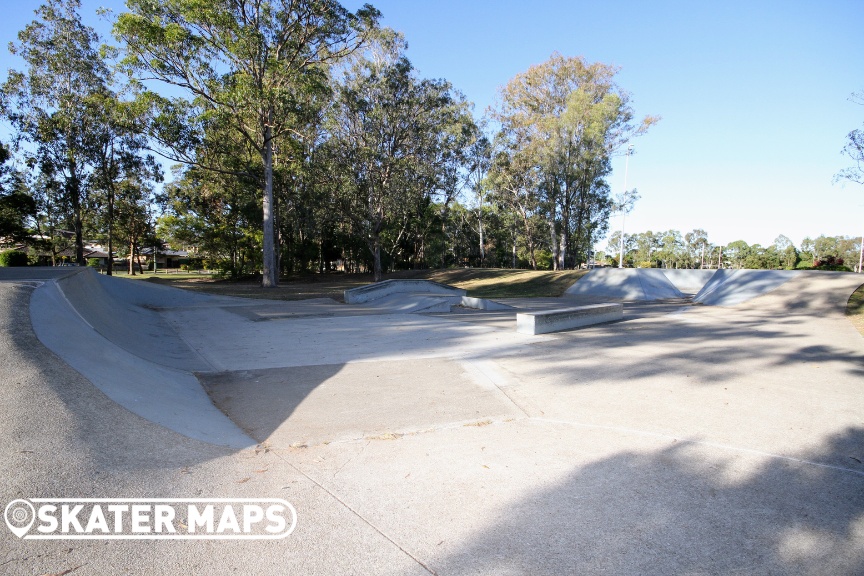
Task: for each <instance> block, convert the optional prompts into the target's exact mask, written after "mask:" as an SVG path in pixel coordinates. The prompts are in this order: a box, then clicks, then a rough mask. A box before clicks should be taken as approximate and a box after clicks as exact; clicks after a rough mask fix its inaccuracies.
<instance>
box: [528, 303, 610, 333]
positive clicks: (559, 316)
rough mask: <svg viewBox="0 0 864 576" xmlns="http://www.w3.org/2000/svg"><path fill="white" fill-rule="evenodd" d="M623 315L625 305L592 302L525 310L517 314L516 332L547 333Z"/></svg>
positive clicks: (597, 322) (606, 320) (598, 322)
mask: <svg viewBox="0 0 864 576" xmlns="http://www.w3.org/2000/svg"><path fill="white" fill-rule="evenodd" d="M623 317H624V306H623V305H621V304H591V305H588V306H577V307H575V308H560V309H558V310H544V311H541V312H524V313H518V314H516V332H519V333H520V334H546V333H547V332H559V331H561V330H569V329H570V328H579V327H580V326H590V325H591V324H601V323H603V322H613V321H615V320H621V319H622V318H623Z"/></svg>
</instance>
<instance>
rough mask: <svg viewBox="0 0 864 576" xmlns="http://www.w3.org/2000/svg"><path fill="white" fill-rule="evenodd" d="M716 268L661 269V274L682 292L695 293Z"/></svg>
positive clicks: (706, 281)
mask: <svg viewBox="0 0 864 576" xmlns="http://www.w3.org/2000/svg"><path fill="white" fill-rule="evenodd" d="M714 272H716V270H694V269H691V270H688V269H674V270H668V269H667V270H663V274H665V275H666V277H667V278H668V279H669V281H670V282H672V284H674V285H675V287H676V288H677V289H678V290H680V291H681V292H682V293H684V294H688V295H693V294H697V293H698V292H699V291H700V290H701V289H702V287H703V286H705V284H707V283H708V281H709V280H711V276H713V275H714Z"/></svg>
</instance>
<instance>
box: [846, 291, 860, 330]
mask: <svg viewBox="0 0 864 576" xmlns="http://www.w3.org/2000/svg"><path fill="white" fill-rule="evenodd" d="M846 315H847V316H848V317H849V320H850V321H851V322H852V324H853V325H854V326H855V328H857V329H858V332H860V333H861V335H862V336H864V286H861V287H860V288H858V290H856V291H855V292H853V293H852V296H850V297H849V302H847V303H846Z"/></svg>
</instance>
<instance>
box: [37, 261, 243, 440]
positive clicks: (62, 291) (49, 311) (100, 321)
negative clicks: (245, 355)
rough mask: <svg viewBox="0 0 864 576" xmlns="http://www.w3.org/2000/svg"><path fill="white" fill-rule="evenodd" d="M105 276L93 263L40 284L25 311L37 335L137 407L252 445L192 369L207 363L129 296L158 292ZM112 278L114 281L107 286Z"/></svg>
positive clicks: (180, 425) (171, 423)
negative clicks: (70, 273) (27, 312)
mask: <svg viewBox="0 0 864 576" xmlns="http://www.w3.org/2000/svg"><path fill="white" fill-rule="evenodd" d="M108 281H109V282H108V284H105V283H104V282H103V281H101V280H100V279H99V277H98V275H97V274H96V273H95V272H93V270H91V269H84V270H81V271H80V272H78V273H77V274H73V275H71V276H67V277H65V278H62V279H60V280H57V281H51V282H45V283H44V284H43V285H42V286H40V287H39V288H37V289H36V290H35V291H34V292H33V296H32V297H31V300H30V318H31V322H32V324H33V330H34V332H35V333H36V336H37V337H38V338H39V340H40V341H41V342H42V343H43V344H44V345H45V346H46V347H47V348H48V349H50V350H51V351H52V352H54V353H55V354H57V355H58V356H59V357H60V358H62V359H63V360H64V361H65V362H66V363H67V364H69V365H70V366H71V367H72V368H74V369H75V370H77V371H78V372H80V373H81V374H82V375H83V376H84V377H85V378H87V379H88V380H90V382H92V383H93V384H94V385H95V386H96V387H97V388H99V389H100V390H101V391H102V392H103V393H104V394H105V395H106V396H108V397H109V398H111V399H112V400H114V401H115V402H117V403H118V404H120V405H121V406H123V407H124V408H126V409H127V410H129V411H130V412H133V413H134V414H137V415H139V416H141V417H143V418H145V419H147V420H150V421H151V422H155V423H157V424H160V425H162V426H165V427H166V428H169V429H171V430H174V431H175V432H178V433H180V434H183V435H185V436H188V437H190V438H195V439H198V440H203V441H205V442H210V443H212V444H218V445H223V446H230V447H232V448H245V447H249V446H254V445H255V441H254V440H252V439H251V438H249V436H247V435H246V434H245V433H244V432H243V431H242V430H240V428H238V427H237V425H236V424H234V423H233V422H231V420H229V419H228V417H227V416H225V415H224V414H223V413H222V412H220V411H219V410H218V409H217V408H216V407H215V406H213V403H212V402H211V401H210V398H209V397H208V396H207V393H206V392H205V391H204V389H203V388H202V387H201V385H200V383H199V382H198V379H197V378H196V377H195V376H194V374H193V373H192V372H193V371H195V370H199V369H201V370H211V369H212V368H211V367H210V365H209V363H207V362H206V361H205V360H204V359H203V358H201V357H200V356H199V355H198V354H197V353H196V352H195V351H193V350H192V349H191V348H190V347H189V346H187V345H186V343H185V342H184V341H183V340H182V339H181V338H180V337H179V336H178V335H177V334H176V333H175V332H174V330H173V329H172V328H171V327H170V326H169V325H168V324H167V323H166V322H165V321H164V320H163V319H162V318H160V317H159V314H158V313H157V312H155V311H153V310H148V309H145V308H142V307H139V306H136V305H134V304H131V303H130V300H135V299H141V298H143V299H145V300H148V301H149V302H151V303H155V302H157V301H159V299H158V298H156V297H155V296H153V295H151V296H149V297H146V298H145V297H144V295H145V294H146V292H147V289H146V288H147V287H144V286H138V285H137V284H138V282H137V281H131V280H120V279H114V278H108ZM112 283H117V284H116V285H114V286H110V288H109V289H107V290H106V289H105V286H106V285H110V284H112ZM126 287H128V288H129V289H130V293H131V295H130V296H129V298H128V299H126V298H125V297H124V291H123V288H126ZM150 288H159V289H160V290H157V291H156V292H158V293H159V294H165V295H167V296H168V298H167V299H166V300H165V302H170V301H171V298H172V297H173V298H175V300H174V302H175V303H178V302H181V301H185V302H189V303H191V302H192V301H197V303H198V304H201V303H202V301H201V300H199V299H198V298H196V297H200V296H203V295H197V294H189V296H193V298H191V299H187V296H186V295H183V294H173V295H168V294H167V293H165V292H164V289H165V287H156V286H152V287H150ZM168 290H172V291H173V290H175V289H168ZM177 292H181V291H180V290H177ZM112 294H113V295H112ZM154 294H155V292H154Z"/></svg>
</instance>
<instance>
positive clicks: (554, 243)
mask: <svg viewBox="0 0 864 576" xmlns="http://www.w3.org/2000/svg"><path fill="white" fill-rule="evenodd" d="M549 247H550V248H552V270H558V254H559V247H558V234H557V233H556V230H555V219H554V218H553V219H552V221H551V222H549Z"/></svg>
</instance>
